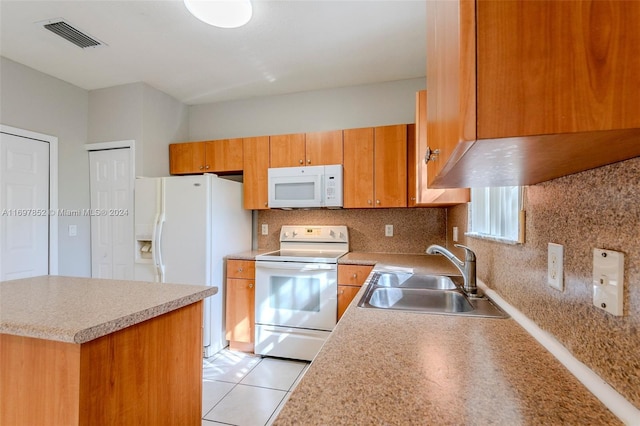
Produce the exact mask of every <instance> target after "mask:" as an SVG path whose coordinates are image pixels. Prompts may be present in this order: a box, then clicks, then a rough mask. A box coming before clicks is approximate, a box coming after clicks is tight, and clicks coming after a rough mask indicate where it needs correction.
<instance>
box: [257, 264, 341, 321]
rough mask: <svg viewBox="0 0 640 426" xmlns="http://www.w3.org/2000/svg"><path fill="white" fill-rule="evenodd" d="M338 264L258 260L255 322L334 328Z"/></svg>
mask: <svg viewBox="0 0 640 426" xmlns="http://www.w3.org/2000/svg"><path fill="white" fill-rule="evenodd" d="M337 281H338V272H337V265H336V264H326V263H298V262H270V261H256V293H255V296H256V324H264V325H276V326H286V327H300V328H308V329H315V330H327V331H331V330H333V327H334V326H335V325H336V312H337V303H338V302H337V293H338V284H337Z"/></svg>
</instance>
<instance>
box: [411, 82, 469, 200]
mask: <svg viewBox="0 0 640 426" xmlns="http://www.w3.org/2000/svg"><path fill="white" fill-rule="evenodd" d="M407 132H408V136H407V140H408V151H407V158H408V161H407V163H408V166H407V174H408V177H407V179H408V193H409V199H408V204H409V207H444V206H452V205H456V204H463V203H468V202H469V198H470V194H469V189H468V188H460V189H457V188H456V189H432V188H429V185H428V184H427V168H428V166H427V163H426V162H425V161H424V159H425V154H426V152H427V91H426V90H421V91H420V92H417V93H416V124H415V125H413V124H410V125H409V126H408V128H407Z"/></svg>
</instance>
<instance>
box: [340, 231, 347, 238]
mask: <svg viewBox="0 0 640 426" xmlns="http://www.w3.org/2000/svg"><path fill="white" fill-rule="evenodd" d="M339 238H340V239H341V240H344V239H345V238H346V235H344V234H343V233H342V232H341V233H340V237H339Z"/></svg>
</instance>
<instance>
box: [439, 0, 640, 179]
mask: <svg viewBox="0 0 640 426" xmlns="http://www.w3.org/2000/svg"><path fill="white" fill-rule="evenodd" d="M638 22H640V2H636V1H615V0H614V1H588V0H584V1H554V0H539V1H518V2H516V1H495V0H477V1H473V0H459V1H428V2H427V89H428V92H429V96H428V101H427V106H428V110H427V132H428V141H429V148H430V149H431V150H432V151H434V152H437V153H436V154H434V155H432V157H431V158H432V161H430V162H429V168H428V174H429V185H430V186H432V187H469V186H503V185H526V184H534V183H538V182H542V181H545V180H549V179H553V178H556V177H559V176H564V175H567V174H571V173H575V172H579V171H583V170H587V169H590V168H594V167H598V166H602V165H605V164H610V163H613V162H616V161H621V160H624V159H628V158H632V157H635V156H639V155H640V144H639V143H637V140H638V137H640V102H638V99H637V94H638V93H640V55H638V53H637V48H638V46H639V45H640V32H639V31H637V30H636V27H637V23H638Z"/></svg>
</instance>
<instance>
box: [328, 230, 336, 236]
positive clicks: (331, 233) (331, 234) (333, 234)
mask: <svg viewBox="0 0 640 426" xmlns="http://www.w3.org/2000/svg"><path fill="white" fill-rule="evenodd" d="M329 236H330V237H332V238H335V237H336V233H335V232H333V229H332V230H331V231H329Z"/></svg>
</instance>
